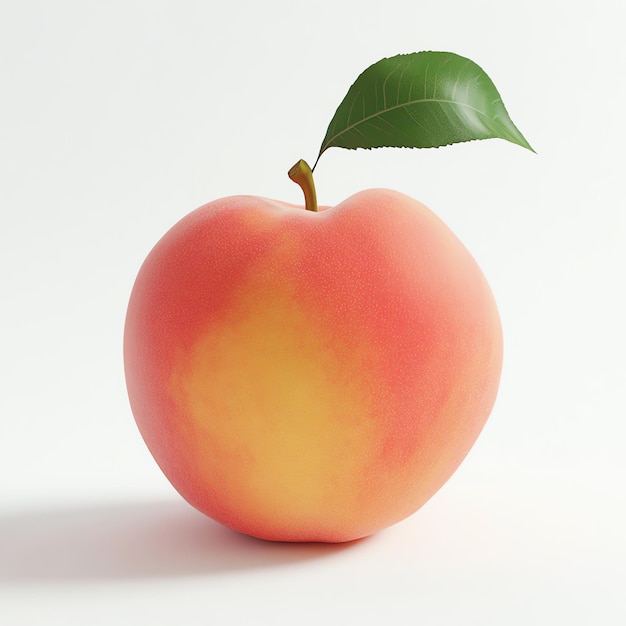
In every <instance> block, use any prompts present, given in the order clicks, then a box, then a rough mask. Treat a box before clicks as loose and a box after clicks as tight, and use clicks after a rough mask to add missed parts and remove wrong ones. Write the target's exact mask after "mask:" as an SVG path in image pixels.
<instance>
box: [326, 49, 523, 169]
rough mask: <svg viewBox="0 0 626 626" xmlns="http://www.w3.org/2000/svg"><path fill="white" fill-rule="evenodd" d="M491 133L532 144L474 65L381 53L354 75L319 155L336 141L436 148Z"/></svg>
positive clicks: (441, 56)
mask: <svg viewBox="0 0 626 626" xmlns="http://www.w3.org/2000/svg"><path fill="white" fill-rule="evenodd" d="M490 138H500V139H506V140H507V141H511V142H513V143H515V144H518V145H520V146H523V147H524V148H528V149H529V150H532V148H531V146H530V144H529V143H528V142H527V141H526V139H524V137H523V136H522V134H521V133H520V131H519V130H518V129H517V128H516V126H515V125H514V124H513V122H512V121H511V118H510V117H509V114H508V113H507V111H506V109H505V108H504V104H503V103H502V99H501V98H500V94H499V93H498V91H497V89H496V87H495V85H494V84H493V82H492V81H491V79H490V78H489V76H487V74H485V72H484V71H483V70H482V69H481V68H480V67H479V66H478V65H476V63H474V62H473V61H470V60H469V59H466V58H465V57H462V56H459V55H457V54H453V53H451V52H415V53H412V54H400V55H397V56H394V57H391V58H388V59H382V60H381V61H378V63H374V65H372V66H370V67H369V68H367V69H366V70H365V71H364V72H363V73H362V74H361V75H360V76H359V77H358V78H357V80H356V82H355V83H354V84H353V85H352V87H350V89H349V91H348V93H347V94H346V97H345V98H344V99H343V102H342V103H341V104H340V105H339V108H338V109H337V111H336V113H335V116H334V117H333V119H332V121H331V122H330V125H329V126H328V130H327V131H326V137H324V141H323V142H322V146H321V148H320V152H319V155H318V157H317V158H318V159H319V157H320V156H321V155H322V153H323V152H324V151H325V150H327V149H328V148H331V147H333V146H336V147H339V148H350V149H355V148H382V147H384V146H391V147H404V148H435V147H438V146H444V145H448V144H452V143H457V142H461V141H471V140H473V139H490Z"/></svg>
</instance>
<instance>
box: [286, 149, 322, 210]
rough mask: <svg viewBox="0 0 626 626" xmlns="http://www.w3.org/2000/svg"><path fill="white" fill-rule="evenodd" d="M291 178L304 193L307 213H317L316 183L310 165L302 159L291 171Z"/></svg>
mask: <svg viewBox="0 0 626 626" xmlns="http://www.w3.org/2000/svg"><path fill="white" fill-rule="evenodd" d="M289 178H291V180H293V182H294V183H297V184H298V185H300V188H301V189H302V191H303V193H304V208H305V209H306V210H307V211H314V212H317V195H316V193H315V183H314V182H313V172H312V170H311V168H310V167H309V164H308V163H307V162H306V161H304V160H303V159H300V160H299V161H298V162H297V163H296V164H295V165H294V166H293V167H292V168H291V169H290V170H289Z"/></svg>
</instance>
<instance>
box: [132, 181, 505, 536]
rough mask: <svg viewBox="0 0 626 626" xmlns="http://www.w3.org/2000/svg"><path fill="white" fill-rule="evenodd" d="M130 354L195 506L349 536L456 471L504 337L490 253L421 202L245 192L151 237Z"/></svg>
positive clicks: (138, 396)
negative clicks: (324, 204)
mask: <svg viewBox="0 0 626 626" xmlns="http://www.w3.org/2000/svg"><path fill="white" fill-rule="evenodd" d="M124 358H125V371H126V377H127V386H128V393H129V398H130V402H131V407H132V411H133V413H134V416H135V419H136V422H137V425H138V427H139V430H140V432H141V434H142V436H143V438H144V440H145V442H146V444H147V446H148V448H149V450H150V451H151V453H152V455H153V456H154V458H155V460H156V462H157V463H158V465H159V466H160V468H161V469H162V471H163V472H164V473H165V475H166V476H167V478H168V479H169V481H170V482H171V483H172V485H173V486H174V487H175V488H176V490H178V492H179V493H180V494H181V495H182V496H183V497H184V498H185V499H186V500H187V501H188V502H189V503H190V504H192V505H193V506H194V507H196V508H197V509H199V510H200V511H203V512H204V513H205V514H206V515H208V516H210V517H211V518H213V519H215V520H217V521H219V522H221V523H222V524H224V525H226V526H229V527H231V528H233V529H236V530H238V531H240V532H242V533H246V534H249V535H252V536H255V537H259V538H262V539H268V540H280V541H321V542H342V541H348V540H352V539H356V538H360V537H364V536H367V535H370V534H372V533H375V532H376V531H378V530H380V529H382V528H384V527H387V526H389V525H391V524H394V523H396V522H398V521H400V520H402V519H404V518H406V517H407V516H409V515H411V514H412V513H414V512H415V511H416V510H417V509H419V507H420V506H422V505H423V504H424V503H425V502H426V501H427V500H428V499H429V498H430V497H431V496H432V495H433V494H434V493H435V492H436V491H437V490H438V489H439V488H440V487H441V486H442V485H443V484H444V483H445V482H446V480H447V479H448V478H449V477H450V476H451V475H452V473H453V472H454V471H455V469H456V468H457V467H458V465H459V464H460V463H461V461H462V460H463V458H464V457H465V456H466V454H467V453H468V451H469V450H470V448H471V446H472V445H473V443H474V441H475V440H476V438H477V437H478V435H479V433H480V431H481V429H482V428H483V425H484V423H485V421H486V419H487V417H488V415H489V413H490V411H491V409H492V406H493V404H494V401H495V398H496V393H497V388H498V383H499V378H500V369H501V363H502V334H501V327H500V321H499V316H498V312H497V308H496V305H495V302H494V299H493V296H492V293H491V291H490V289H489V286H488V284H487V282H486V280H485V278H484V276H483V274H482V272H481V270H480V269H479V267H478V265H477V264H476V262H475V261H474V259H473V258H472V256H471V255H470V253H469V252H468V251H467V249H466V248H465V247H464V246H463V244H462V243H461V242H460V241H459V240H458V239H457V237H456V236H455V235H454V234H453V233H452V232H451V231H450V230H449V228H448V227H447V226H446V225H445V224H444V223H443V222H442V221H441V220H440V219H439V218H438V217H436V216H435V215H434V214H433V213H432V212H431V211H430V210H429V209H427V208H426V207H425V206H424V205H423V204H421V203H419V202H417V201H416V200H413V199H411V198H409V197H407V196H404V195H402V194H400V193H397V192H394V191H389V190H369V191H364V192H361V193H358V194H356V195H354V196H352V197H351V198H349V199H347V200H346V201H344V202H342V203H341V204H338V205H337V206H334V207H332V208H325V209H323V210H320V211H319V212H313V211H307V210H304V208H303V207H296V206H294V205H289V204H285V203H281V202H278V201H274V200H268V199H264V198H258V197H251V196H237V197H230V198H224V199H222V200H217V201H215V202H211V203H209V204H206V205H205V206H203V207H201V208H199V209H197V210H195V211H194V212H192V213H191V214H189V215H188V216H186V217H185V218H183V219H182V220H181V221H180V222H178V223H177V224H176V225H175V226H174V227H173V228H172V229H171V230H170V231H169V232H168V233H166V235H165V236H164V237H163V238H162V239H161V240H160V241H159V242H158V243H157V245H156V246H155V247H154V249H153V250H152V251H151V252H150V254H149V256H148V257H147V259H146V261H145V262H144V264H143V266H142V267H141V269H140V271H139V274H138V277H137V279H136V282H135V285H134V288H133V291H132V294H131V298H130V302H129V306H128V313H127V318H126V326H125V338H124Z"/></svg>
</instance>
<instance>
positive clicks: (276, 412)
mask: <svg viewBox="0 0 626 626" xmlns="http://www.w3.org/2000/svg"><path fill="white" fill-rule="evenodd" d="M279 252H280V251H279ZM283 252H284V251H283ZM266 267H271V261H270V264H269V265H267V266H266ZM250 275H251V278H249V280H248V281H247V282H244V284H242V285H241V286H240V287H239V288H238V289H237V290H236V292H235V293H234V294H233V302H232V306H231V307H229V313H228V317H227V319H223V320H221V322H220V323H217V324H215V325H214V326H213V327H212V328H211V330H210V331H208V332H207V333H206V334H205V335H204V336H200V337H199V338H198V339H197V342H196V344H195V347H194V349H193V350H192V356H191V359H190V360H186V361H184V362H183V361H181V362H180V363H179V364H178V366H177V367H176V368H175V370H174V374H173V378H172V385H171V391H172V394H173V395H174V397H175V398H176V399H177V402H178V404H179V407H180V412H181V415H190V416H191V419H190V420H189V421H188V423H187V425H186V428H187V437H188V440H189V449H190V450H193V451H194V452H195V460H194V463H195V470H194V471H195V472H196V474H197V476H198V477H200V479H201V480H202V479H206V482H207V483H213V484H215V483H216V482H217V483H218V484H223V485H224V486H226V487H227V488H226V489H223V490H221V492H222V494H227V496H226V497H228V501H223V500H222V501H221V502H217V503H215V502H207V503H206V506H207V507H210V508H212V507H217V508H218V509H219V508H220V507H223V509H224V514H227V515H229V516H233V517H235V518H238V519H239V518H241V519H246V518H249V519H253V520H254V524H255V526H256V527H257V528H256V533H254V534H257V535H259V534H261V535H262V534H263V533H264V532H265V533H267V529H272V530H273V531H274V532H275V533H276V534H277V536H278V534H279V533H280V536H281V537H282V538H285V537H286V536H287V537H288V536H289V535H290V533H293V532H302V531H304V532H306V531H307V529H319V528H323V527H324V526H325V520H328V519H332V520H335V524H336V526H337V528H339V529H340V528H341V527H342V526H343V525H346V526H348V525H349V524H351V523H352V518H353V516H354V511H355V510H358V498H359V495H360V491H361V490H360V488H359V485H358V484H357V483H355V480H357V479H358V478H359V477H360V476H361V474H362V468H363V467H364V466H365V465H366V464H367V462H368V458H369V457H368V455H371V454H372V451H373V449H375V445H373V442H374V441H375V438H376V430H377V425H376V422H375V421H374V420H372V419H371V417H370V413H371V410H370V407H369V406H368V402H369V400H368V397H369V395H368V393H367V390H365V389H361V388H359V387H358V384H357V383H356V382H355V380H354V379H352V378H351V374H352V375H353V374H354V373H355V372H357V371H358V369H359V366H360V365H361V364H360V363H359V359H360V358H361V356H362V355H360V354H359V351H356V352H353V353H352V356H349V357H348V358H347V359H346V355H345V354H344V356H343V358H342V359H341V360H340V361H339V360H338V359H337V358H336V355H334V352H335V351H336V349H337V346H331V345H330V344H329V340H328V339H327V338H325V337H323V336H322V335H321V334H320V333H321V331H320V329H318V328H316V325H315V324H312V323H311V318H310V316H309V314H308V312H307V311H303V310H302V309H301V307H300V306H299V305H298V301H297V299H296V295H295V294H294V289H293V287H291V286H290V285H289V284H287V283H285V282H283V281H280V280H279V279H278V277H276V276H272V273H271V272H265V271H264V269H263V268H262V267H257V268H256V269H255V271H254V272H251V273H250ZM364 349H365V348H364ZM338 382H340V384H337V383H338ZM276 390H278V392H277V391H276ZM225 468H226V469H225ZM233 468H234V469H233ZM225 472H228V473H227V474H226V473H225ZM222 498H223V495H222ZM220 513H221V511H219V510H216V511H214V515H215V516H216V517H217V518H218V519H219V518H220ZM277 520H278V526H277ZM279 527H280V528H279ZM251 532H252V529H251ZM267 538H272V537H271V536H268V537H267Z"/></svg>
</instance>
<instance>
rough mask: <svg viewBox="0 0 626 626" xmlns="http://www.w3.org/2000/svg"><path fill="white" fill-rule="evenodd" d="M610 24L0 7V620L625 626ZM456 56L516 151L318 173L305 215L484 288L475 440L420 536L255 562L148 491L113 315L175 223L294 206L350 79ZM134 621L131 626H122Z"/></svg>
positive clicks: (618, 132)
mask: <svg viewBox="0 0 626 626" xmlns="http://www.w3.org/2000/svg"><path fill="white" fill-rule="evenodd" d="M619 9H620V3H619V2H618V1H617V0H615V1H610V0H598V1H597V2H595V3H593V4H591V3H588V2H587V3H582V2H571V1H566V0H562V1H561V0H526V1H525V2H523V3H522V2H519V3H518V2H515V3H512V2H509V3H507V2H503V1H502V0H491V1H490V0H474V1H472V2H467V1H466V0H447V1H430V2H422V1H420V0H411V1H404V0H402V1H400V0H387V1H386V2H383V3H376V4H374V3H368V2H363V0H349V1H347V2H340V1H338V0H334V1H332V2H329V1H326V0H318V1H317V2H311V3H309V4H308V5H307V4H306V3H304V2H303V3H300V4H298V3H296V2H294V1H293V0H291V1H289V2H287V1H285V2H282V1H279V0H266V1H264V2H252V1H249V0H240V1H239V2H231V3H226V2H214V1H204V2H200V1H197V2H173V1H172V2H165V1H161V0H153V1H148V0H145V1H138V0H124V1H121V0H119V1H117V0H116V1H110V2H93V1H75V2H72V1H70V0H59V1H58V2H45V1H43V0H42V1H40V2H34V1H28V0H27V1H24V2H12V1H10V0H2V1H1V2H0V205H1V209H0V210H1V213H0V217H1V221H0V277H1V283H0V287H1V290H0V298H1V308H0V381H1V385H2V387H1V393H0V623H2V624H6V625H7V626H13V625H22V624H24V625H39V624H45V625H46V626H50V625H53V624H63V625H71V624H90V625H97V624H122V625H125V624H136V623H145V624H155V625H156V624H185V625H195V624H231V623H239V624H244V623H249V624H253V623H254V624H308V623H317V622H322V621H323V622H324V623H327V624H340V623H344V622H347V623H351V624H366V623H372V624H382V623H384V624H401V623H414V624H420V625H426V626H429V625H448V624H454V625H457V624H459V625H474V624H475V625H481V626H482V625H491V624H493V625H498V626H504V625H507V626H508V625H517V624H520V625H521V624H523V625H530V624H533V625H536V624H546V625H548V624H550V625H554V624H602V625H603V626H606V625H612V624H624V623H626V593H625V592H624V583H625V582H626V572H625V570H626V567H625V565H626V540H625V538H624V528H625V527H626V497H625V478H626V460H625V454H624V448H625V442H626V427H625V426H624V424H625V419H626V401H625V399H624V397H625V389H626V365H625V360H624V353H625V349H626V334H625V331H624V319H626V304H625V297H624V292H625V285H626V280H625V273H626V272H625V271H626V253H625V246H624V243H625V241H626V226H625V213H626V211H625V207H624V194H625V188H624V156H623V155H624V150H625V149H626V148H625V144H624V135H625V130H624V129H625V126H624V122H623V119H624V118H623V110H624V102H625V101H626V87H625V86H624V82H625V81H624V72H625V68H626V48H625V45H624V44H623V33H622V30H623V29H622V23H623V20H622V19H621V18H620V16H621V13H620V12H619ZM422 49H433V50H449V51H454V52H457V53H459V54H462V55H464V56H468V57H470V58H472V59H473V60H475V61H476V62H477V63H479V64H480V65H481V66H482V67H483V68H484V69H485V70H486V71H487V73H488V74H489V75H490V76H491V78H492V79H493V81H494V82H495V84H496V86H497V87H498V89H499V91H500V93H501V95H502V97H503V100H504V102H505V104H506V106H507V108H508V110H509V113H510V114H511V117H512V118H513V120H514V121H515V123H516V124H517V125H518V126H519V128H520V129H521V130H522V132H523V133H524V134H525V135H526V137H527V139H528V140H529V141H530V142H531V144H532V145H533V146H534V148H535V149H536V150H537V155H533V154H532V153H530V152H528V151H525V150H523V149H521V148H519V147H517V146H514V145H512V144H509V143H506V142H503V141H499V140H492V141H484V142H474V143H471V144H464V145H457V146H452V147H448V148H443V149H439V150H425V151H418V150H389V149H387V150H378V151H357V152H354V151H346V150H340V149H331V150H329V151H328V152H327V153H326V154H325V155H324V156H323V158H322V159H321V161H320V163H319V165H318V167H317V169H316V183H317V189H318V196H319V199H320V202H321V203H323V204H334V203H337V202H339V201H341V200H342V199H344V198H345V197H347V196H348V195H350V194H352V193H353V192H356V191H358V190H360V189H363V188H367V187H381V186H382V187H392V188H395V189H398V190H400V191H403V192H405V193H407V194H409V195H412V196H414V197H416V198H418V199H420V200H422V201H423V202H425V203H426V204H428V205H429V206H430V207H431V208H432V209H433V210H434V211H435V212H436V213H438V214H439V215H440V216H441V217H442V218H443V219H444V220H445V221H446V222H447V223H448V224H449V226H450V227H451V228H452V229H453V230H454V231H455V232H456V233H457V234H458V235H459V236H460V237H461V239H462V240H463V241H464V242H465V243H466V245H467V247H468V248H469V249H470V250H471V251H472V253H473V254H474V256H475V257H476V258H477V260H478V261H479V263H480V264H481V266H482V268H483V270H484V272H485V274H486V275H487V277H488V279H489V281H490V283H491V285H492V288H493V291H494V293H495V296H496V299H497V301H498V304H499V308H500V312H501V316H502V321H503V326H504V333H505V343H506V356H505V365H504V371H503V378H502V384H501V389H500V395H499V397H498V401H497V404H496V408H495V410H494V412H493V414H492V416H491V419H490V421H489V422H488V425H487V427H486V428H485V430H484V432H483V434H482V435H481V437H480V439H479V441H478V443H477V444H476V446H475V447H474V449H473V450H472V452H471V453H470V455H469V456H468V458H467V459H466V461H465V462H464V464H463V465H462V466H461V468H460V469H459V470H458V472H457V473H456V474H455V476H454V477H453V478H452V479H451V480H450V481H449V482H448V483H447V484H446V485H445V486H444V487H443V488H442V490H441V491H440V492H439V493H438V494H437V495H436V496H435V497H434V498H433V499H432V500H431V501H430V502H429V503H428V504H427V505H426V506H424V507H423V508H422V509H421V510H420V511H419V512H417V513H416V514H415V515H413V516H412V517H411V518H409V519H407V520H405V521H404V522H402V523H400V524H398V525H396V526H394V527H392V528H389V529H387V530H386V531H384V532H381V533H379V534H378V535H376V536H374V537H372V538H370V539H368V540H365V541H361V542H357V543H356V544H353V545H349V546H339V547H338V546H326V547H324V546H310V545H300V546H299V545H293V546H291V545H273V544H268V543H263V542H259V541H256V540H252V539H249V538H246V537H241V536H239V535H236V534H234V533H232V532H231V531H229V530H226V529H223V528H222V527H220V526H219V525H217V524H216V523H214V522H212V521H211V520H208V519H207V518H205V517H204V516H202V515H201V514H199V513H197V512H195V511H194V510H193V509H191V507H189V506H188V505H187V504H186V503H184V502H182V501H181V499H180V498H179V497H178V495H177V494H176V493H175V492H174V491H173V489H172V488H171V487H170V485H169V483H167V481H166V480H165V478H163V476H162V475H161V473H160V471H159V470H158V468H157V467H156V465H155V464H154V462H153V460H152V458H151V457H150V455H149V453H148V451H147V449H146V448H145V446H144V444H143V442H142V440H141V438H140V436H139V434H138V431H137V429H136V427H135V424H134V421H133V418H132V415H131V412H130V409H129V406H128V402H127V398H126V391H125V385H124V374H123V368H122V355H121V345H122V330H123V322H124V315H125V307H126V303H127V300H128V296H129V293H130V289H131V286H132V283H133V280H134V277H135V275H136V272H137V270H138V268H139V265H140V264H141V262H142V260H143V258H144V257H145V255H146V254H147V253H148V251H149V249H150V248H151V247H152V245H153V244H154V243H155V242H156V241H157V240H158V239H159V238H160V237H161V235H162V234H163V233H164V232H165V231H166V230H167V229H168V228H169V227H170V226H171V225H172V224H173V223H174V222H176V221H177V220H178V219H180V218H181V217H182V216H183V215H184V214H186V213H187V212H189V211H191V210H192V209H194V208H196V207H197V206H199V205H201V204H204V203H205V202H207V201H209V200H212V199H215V198H219V197H222V196H226V195H230V194H240V193H248V194H255V195H262V196H268V197H274V198H279V199H283V200H287V201H291V202H297V203H300V202H301V194H300V190H299V189H298V188H297V187H296V186H295V185H294V184H293V183H292V182H291V181H289V180H288V178H287V175H286V172H287V170H288V168H289V167H290V166H291V165H292V164H293V163H294V162H295V161H297V160H298V159H299V158H301V157H302V158H305V159H307V160H309V161H310V162H312V161H314V159H315V156H316V154H317V150H318V147H319V144H320V143H321V140H322V138H323V136H324V134H325V131H326V126H327V124H328V122H329V121H330V119H331V117H332V114H333V113H334V111H335V108H336V107H337V105H338V104H339V102H340V101H341V99H342V98H343V96H344V94H345V92H346V91H347V89H348V87H349V86H350V84H351V83H352V82H353V81H354V79H355V78H356V77H357V75H358V74H359V73H360V72H361V71H362V70H363V69H365V67H367V66H368V65H369V64H371V63H373V62H375V61H377V60H378V59H380V58H382V57H383V56H391V55H393V54H396V53H400V52H412V51H419V50H422ZM138 620H140V622H138Z"/></svg>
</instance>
